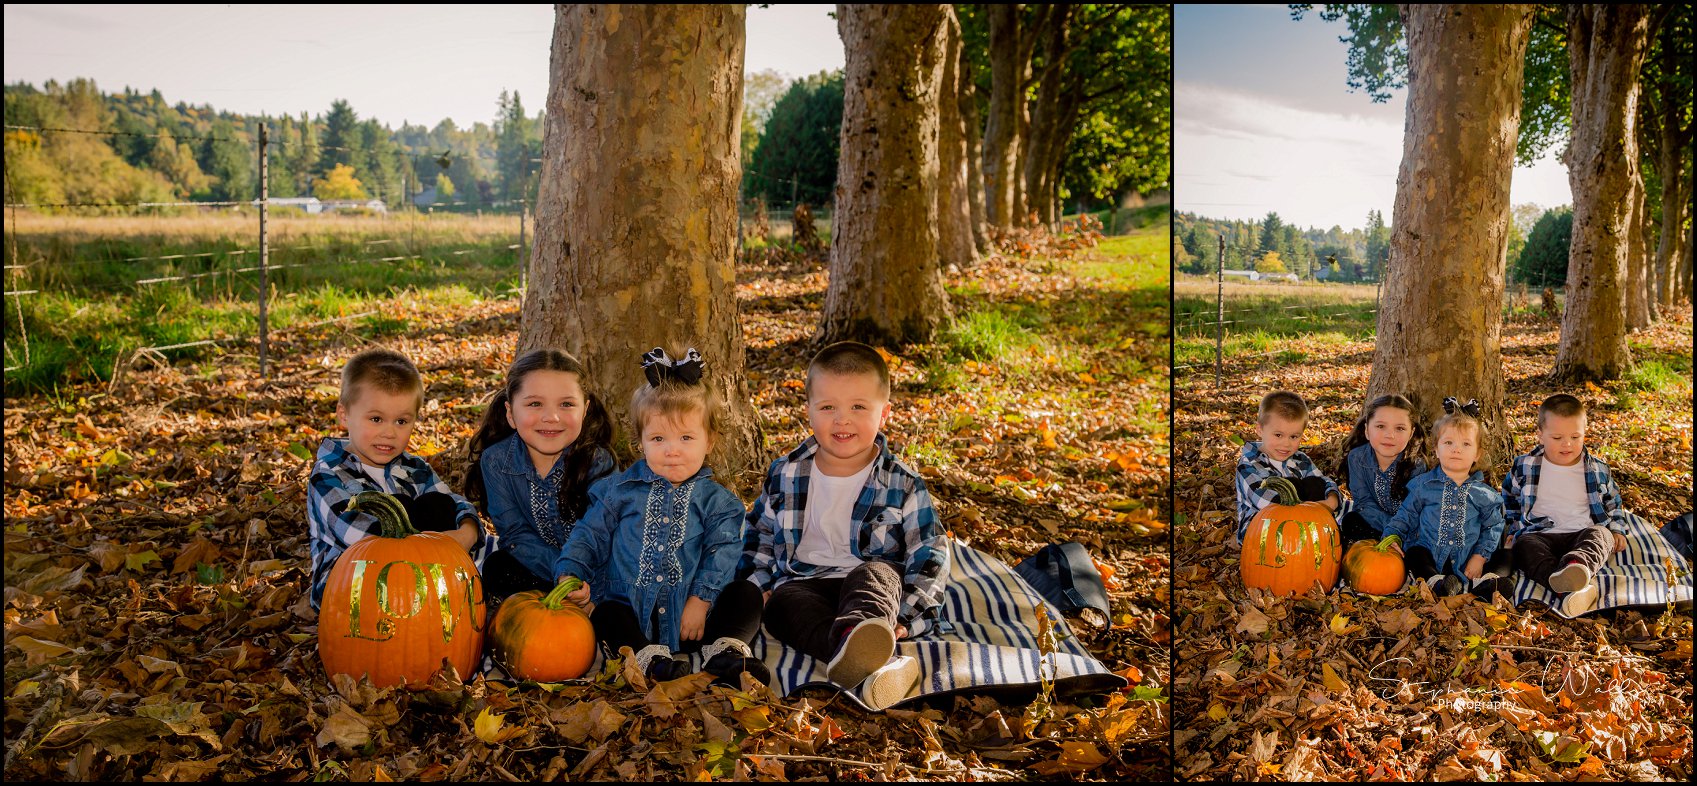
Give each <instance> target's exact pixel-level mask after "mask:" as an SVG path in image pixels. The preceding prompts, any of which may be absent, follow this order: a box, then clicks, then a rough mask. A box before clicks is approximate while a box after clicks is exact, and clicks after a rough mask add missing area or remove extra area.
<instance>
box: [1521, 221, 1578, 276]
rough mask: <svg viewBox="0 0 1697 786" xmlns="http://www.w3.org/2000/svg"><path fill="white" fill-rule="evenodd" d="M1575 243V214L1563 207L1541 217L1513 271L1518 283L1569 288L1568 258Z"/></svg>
mask: <svg viewBox="0 0 1697 786" xmlns="http://www.w3.org/2000/svg"><path fill="white" fill-rule="evenodd" d="M1572 241H1573V210H1572V209H1571V208H1567V207H1560V208H1556V209H1554V210H1549V211H1546V212H1545V213H1544V215H1542V216H1539V218H1538V222H1537V223H1535V224H1533V225H1532V232H1531V233H1530V234H1528V235H1527V236H1526V247H1525V248H1523V249H1521V251H1520V259H1518V260H1516V262H1517V264H1516V265H1515V267H1514V268H1513V270H1514V280H1516V281H1519V282H1521V283H1524V284H1526V285H1527V286H1530V287H1537V288H1540V289H1542V288H1543V287H1555V288H1556V289H1558V290H1559V289H1561V288H1562V287H1563V286H1566V284H1567V254H1568V247H1569V245H1570V244H1571V243H1572Z"/></svg>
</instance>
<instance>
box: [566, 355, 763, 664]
mask: <svg viewBox="0 0 1697 786" xmlns="http://www.w3.org/2000/svg"><path fill="white" fill-rule="evenodd" d="M643 361H644V362H643V368H644V373H645V374H646V375H647V377H648V384H646V385H644V386H643V387H641V388H640V389H638V390H637V391H636V395H635V396H633V397H632V399H631V407H630V411H631V421H632V424H631V425H632V426H633V427H634V428H633V430H634V431H635V433H637V434H638V435H640V438H641V446H642V459H641V460H640V461H637V462H636V463H635V464H633V465H632V466H631V468H630V469H628V470H625V471H624V472H623V473H620V474H617V475H613V476H611V477H608V478H606V479H605V480H602V481H601V482H600V483H597V484H595V487H594V488H592V489H591V490H590V506H589V512H588V513H586V514H585V515H584V517H583V519H582V520H581V521H579V522H578V523H577V526H576V527H575V528H574V529H573V530H572V535H571V538H570V539H569V540H568V541H567V542H566V544H565V546H564V548H562V549H561V550H560V554H559V558H558V559H556V560H555V562H554V575H555V576H556V577H557V578H558V579H559V580H562V581H563V580H564V579H566V578H567V577H569V576H576V577H578V578H580V579H583V578H585V577H588V576H595V575H599V576H600V577H601V578H600V579H599V583H597V584H595V585H594V586H593V587H591V586H590V583H589V582H587V581H586V585H585V586H584V587H581V588H579V589H578V590H577V591H576V592H574V593H572V594H571V595H568V596H567V597H568V598H570V599H572V600H573V601H575V602H577V603H578V604H580V605H587V604H588V603H589V600H590V598H591V597H594V598H595V599H596V603H595V607H594V611H593V612H592V613H591V614H590V621H591V622H592V623H594V625H595V635H596V638H598V639H600V640H601V643H602V646H603V647H604V648H605V650H606V653H607V654H609V655H616V654H618V653H619V651H620V649H621V648H623V647H630V648H631V652H632V653H633V655H634V657H635V660H636V665H637V667H638V668H640V669H641V670H642V671H643V673H644V674H646V675H648V676H649V677H651V678H653V679H656V680H670V679H676V678H678V677H681V676H684V675H686V674H688V673H689V667H688V665H687V664H685V663H684V662H682V661H680V660H678V659H676V657H675V656H676V655H677V654H679V653H688V652H691V651H697V650H698V651H699V652H700V653H701V658H702V661H703V663H704V665H703V670H704V671H707V672H709V673H711V674H713V676H714V677H715V678H716V681H718V682H720V683H722V684H729V685H733V686H735V685H738V684H739V682H740V675H741V674H742V673H743V672H744V671H747V672H749V673H750V674H751V675H752V676H754V677H755V678H756V679H758V680H760V681H761V682H766V681H768V680H770V673H769V671H768V670H767V669H766V667H765V665H764V664H762V663H761V662H760V661H759V660H757V659H755V658H753V657H750V651H749V647H748V645H749V642H751V641H753V640H754V636H755V634H756V633H758V632H759V631H760V613H761V611H762V602H761V596H760V590H759V589H758V588H756V587H755V586H754V585H753V584H751V583H749V582H748V581H735V582H733V581H732V579H733V578H735V575H734V574H735V572H736V567H737V561H738V560H739V559H741V557H742V534H743V517H744V515H745V514H746V513H747V510H745V509H744V508H743V504H742V500H740V499H737V496H736V495H735V494H732V493H731V492H730V491H729V490H728V489H726V488H725V487H724V486H721V485H719V484H718V483H715V482H714V481H713V479H712V477H711V475H712V474H713V471H712V470H711V469H709V468H707V467H706V466H705V462H706V459H707V453H708V452H709V451H711V450H712V448H713V441H714V439H715V438H716V437H717V436H718V435H719V433H720V429H719V426H718V409H717V408H716V407H715V406H714V403H713V396H712V395H711V392H710V391H709V390H708V388H707V385H706V384H704V383H703V382H702V381H701V369H702V362H701V355H700V354H699V353H697V352H696V351H695V350H694V349H691V350H689V352H688V353H687V354H686V355H685V357H684V359H683V360H680V361H673V360H672V359H671V358H670V357H669V356H668V355H667V354H666V352H665V350H663V349H660V348H655V349H654V350H652V351H650V352H649V353H648V354H646V355H644V356H643Z"/></svg>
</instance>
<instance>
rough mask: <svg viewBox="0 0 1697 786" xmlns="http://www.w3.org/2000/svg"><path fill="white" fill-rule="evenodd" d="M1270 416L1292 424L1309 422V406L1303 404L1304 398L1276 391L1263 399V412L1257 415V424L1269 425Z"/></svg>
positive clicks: (1284, 391) (1285, 391)
mask: <svg viewBox="0 0 1697 786" xmlns="http://www.w3.org/2000/svg"><path fill="white" fill-rule="evenodd" d="M1268 415H1278V416H1279V417H1280V418H1283V419H1285V420H1288V421H1290V422H1292V423H1307V422H1308V405H1307V404H1304V403H1302V397H1301V396H1298V395H1296V394H1295V393H1292V392H1290V391H1288V390H1275V391H1273V392H1271V393H1268V394H1267V396H1266V397H1265V398H1263V399H1261V411H1260V413H1259V414H1257V415H1256V420H1255V422H1256V423H1257V424H1259V425H1263V426H1265V425H1267V416H1268Z"/></svg>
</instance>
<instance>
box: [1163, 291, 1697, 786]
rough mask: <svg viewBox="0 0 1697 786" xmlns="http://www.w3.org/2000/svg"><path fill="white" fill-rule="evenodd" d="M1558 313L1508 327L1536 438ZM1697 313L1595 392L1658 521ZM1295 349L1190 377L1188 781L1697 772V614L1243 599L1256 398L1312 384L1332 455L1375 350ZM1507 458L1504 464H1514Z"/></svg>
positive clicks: (1177, 477) (1610, 433)
mask: <svg viewBox="0 0 1697 786" xmlns="http://www.w3.org/2000/svg"><path fill="white" fill-rule="evenodd" d="M1558 328H1559V325H1558V324H1557V323H1556V322H1555V321H1553V320H1550V319H1545V318H1541V317H1536V316H1530V315H1522V316H1516V317H1515V318H1513V319H1512V320H1511V321H1510V323H1509V324H1508V325H1506V326H1505V329H1504V338H1503V361H1504V374H1505V377H1506V379H1507V383H1508V387H1507V396H1508V400H1509V401H1511V402H1515V405H1514V406H1512V407H1511V408H1510V411H1509V414H1508V423H1509V427H1510V428H1511V429H1512V430H1513V433H1514V435H1515V438H1516V446H1517V447H1518V449H1519V450H1521V451H1525V450H1527V449H1529V448H1530V447H1531V445H1532V443H1533V441H1532V437H1531V433H1532V431H1533V426H1534V425H1535V424H1534V420H1535V416H1536V409H1537V402H1538V401H1540V400H1542V399H1543V398H1544V397H1545V396H1547V395H1549V394H1551V393H1555V392H1557V388H1555V387H1554V386H1553V385H1552V384H1551V383H1549V382H1548V381H1547V379H1546V375H1547V374H1548V371H1549V369H1550V367H1551V365H1552V363H1553V360H1554V357H1555V350H1556V347H1557V340H1558ZM1691 338H1692V332H1691V314H1690V312H1689V310H1687V311H1686V312H1685V313H1683V314H1678V315H1674V318H1673V319H1672V320H1670V321H1668V322H1664V323H1662V324H1660V325H1658V326H1657V327H1656V328H1654V329H1653V330H1651V331H1648V332H1646V333H1643V334H1638V335H1635V336H1634V337H1633V339H1632V344H1633V351H1634V354H1635V356H1636V358H1637V360H1638V362H1639V370H1638V371H1637V372H1635V373H1634V374H1633V375H1632V376H1631V377H1630V378H1629V379H1627V380H1623V381H1621V382H1618V383H1613V384H1610V385H1607V386H1604V387H1600V388H1599V387H1594V386H1593V387H1590V388H1588V389H1587V390H1585V391H1583V395H1584V396H1585V397H1586V398H1587V399H1589V400H1591V401H1592V402H1594V404H1593V410H1592V413H1591V416H1590V422H1589V429H1588V432H1587V437H1586V439H1587V444H1588V446H1590V448H1591V449H1592V450H1593V452H1596V453H1598V454H1600V455H1602V456H1603V457H1604V458H1605V459H1606V460H1608V461H1609V463H1610V465H1611V467H1612V469H1613V472H1614V476H1615V478H1616V481H1617V482H1618V484H1619V485H1620V487H1621V491H1622V496H1623V498H1624V500H1625V504H1626V507H1627V508H1628V509H1629V510H1632V511H1635V512H1637V513H1639V514H1640V515H1642V516H1643V517H1644V518H1645V519H1647V520H1649V521H1652V522H1655V523H1657V524H1658V526H1659V525H1660V523H1661V522H1665V521H1666V520H1668V519H1669V518H1671V517H1672V516H1674V515H1677V514H1679V513H1683V512H1686V511H1689V510H1691V493H1692V491H1691V489H1692V487H1691V480H1692V476H1691V424H1692V420H1691V412H1692V410H1691ZM1281 348H1282V349H1285V350H1288V351H1287V352H1286V353H1285V357H1283V358H1280V359H1275V358H1271V357H1266V356H1257V357H1243V358H1237V359H1235V360H1234V359H1230V358H1229V357H1228V360H1227V365H1226V374H1225V384H1224V386H1223V388H1215V387H1214V374H1213V369H1212V367H1211V366H1210V367H1207V368H1197V369H1191V370H1188V371H1185V372H1181V373H1180V374H1179V375H1178V376H1177V377H1176V378H1175V387H1174V430H1175V435H1176V439H1175V442H1174V445H1175V448H1174V477H1173V483H1174V505H1175V516H1174V520H1175V522H1176V524H1175V533H1174V539H1175V545H1174V586H1175V592H1176V603H1175V609H1177V611H1176V612H1175V620H1174V636H1175V639H1176V642H1177V643H1176V645H1175V649H1174V673H1173V683H1174V684H1173V693H1174V714H1175V720H1174V725H1175V731H1174V743H1175V744H1174V757H1175V765H1174V766H1175V770H1176V774H1177V776H1178V777H1179V778H1180V779H1196V780H1212V779H1234V780H1292V781H1298V780H1398V781H1416V780H1680V781H1683V780H1686V779H1688V778H1689V777H1691V774H1692V773H1691V769H1692V737H1691V734H1692V731H1691V730H1692V671H1691V652H1692V647H1691V643H1692V621H1691V618H1690V614H1689V612H1688V611H1684V612H1675V613H1672V614H1667V615H1666V616H1664V614H1658V613H1655V612H1654V611H1651V612H1648V613H1639V612H1621V613H1617V614H1613V615H1595V616H1593V617H1590V618H1583V619H1580V620H1574V621H1568V620H1563V619H1562V618H1560V617H1558V616H1556V615H1555V614H1553V613H1551V612H1549V611H1548V610H1545V609H1543V608H1541V607H1538V606H1537V605H1536V604H1529V605H1528V606H1527V607H1525V608H1521V609H1515V608H1510V607H1508V605H1507V602H1506V601H1501V600H1499V601H1498V605H1495V606H1493V605H1489V604H1484V603H1481V602H1478V601H1476V600H1475V599H1473V598H1471V597H1456V598H1446V599H1434V598H1433V597H1432V596H1431V594H1430V593H1429V592H1428V591H1426V590H1425V589H1424V587H1423V586H1422V587H1417V588H1415V589H1413V590H1405V594H1404V595H1402V596H1397V597H1387V598H1375V597H1372V596H1365V595H1355V594H1352V593H1349V592H1347V591H1340V592H1336V593H1333V594H1331V595H1329V596H1328V595H1320V594H1319V593H1318V592H1317V591H1316V592H1313V593H1311V594H1310V595H1309V596H1308V597H1305V598H1296V599H1290V600H1281V599H1274V598H1271V597H1269V596H1268V595H1267V594H1266V593H1264V592H1262V591H1260V590H1255V591H1246V590H1245V588H1244V586H1243V583H1242V580H1241V577H1240V575H1239V572H1238V569H1237V564H1236V563H1237V554H1235V553H1231V552H1229V551H1228V550H1227V548H1226V540H1227V538H1228V535H1229V527H1230V526H1231V522H1232V521H1233V516H1234V515H1235V514H1234V512H1233V511H1234V502H1233V485H1232V470H1233V466H1234V465H1235V463H1236V458H1237V453H1238V451H1239V450H1240V446H1241V445H1242V443H1243V441H1244V440H1253V439H1255V433H1254V420H1255V409H1256V404H1257V403H1258V402H1259V400H1260V397H1261V396H1262V395H1264V394H1265V393H1267V392H1268V391H1270V390H1273V389H1276V388H1285V389H1289V390H1294V391H1296V392H1297V393H1299V394H1301V395H1302V396H1303V397H1304V399H1305V400H1307V401H1308V403H1309V405H1310V407H1311V408H1312V409H1313V417H1312V420H1311V421H1310V423H1309V426H1308V430H1307V432H1306V434H1305V435H1304V450H1305V451H1306V452H1308V454H1309V455H1310V456H1311V457H1313V458H1314V459H1315V461H1316V463H1318V464H1320V465H1321V466H1323V467H1330V466H1333V465H1334V463H1335V462H1336V460H1337V457H1338V451H1339V448H1340V446H1341V444H1342V442H1343V440H1344V439H1345V438H1346V437H1347V435H1348V432H1349V429H1350V428H1351V427H1352V426H1353V425H1354V419H1355V417H1356V416H1357V414H1358V413H1357V411H1356V409H1355V408H1356V407H1358V406H1359V405H1360V399H1361V391H1363V390H1365V389H1366V386H1367V378H1368V373H1369V370H1370V365H1371V362H1372V348H1373V347H1372V343H1371V341H1342V342H1340V340H1339V339H1338V337H1336V336H1329V337H1326V338H1325V339H1324V340H1323V342H1321V343H1315V344H1313V345H1311V340H1310V339H1307V338H1304V337H1300V336H1295V337H1286V338H1285V339H1283V340H1282V347H1281ZM1506 466H1507V465H1506V461H1505V462H1504V463H1503V464H1501V465H1499V466H1498V467H1496V468H1495V469H1494V470H1493V471H1492V474H1493V476H1494V477H1499V478H1500V477H1501V476H1502V474H1503V471H1504V470H1505V469H1506Z"/></svg>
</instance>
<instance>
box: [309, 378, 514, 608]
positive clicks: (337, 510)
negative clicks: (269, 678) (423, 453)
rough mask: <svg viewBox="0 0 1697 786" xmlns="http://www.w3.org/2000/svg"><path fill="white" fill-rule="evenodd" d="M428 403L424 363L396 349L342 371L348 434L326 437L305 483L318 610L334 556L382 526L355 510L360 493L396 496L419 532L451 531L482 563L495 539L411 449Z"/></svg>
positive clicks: (342, 418)
mask: <svg viewBox="0 0 1697 786" xmlns="http://www.w3.org/2000/svg"><path fill="white" fill-rule="evenodd" d="M423 401H424V381H423V380H422V379H421V378H420V377H419V374H418V367H417V366H414V365H413V363H412V361H410V360H408V359H407V358H406V356H405V355H402V354H401V353H399V352H396V351H394V350H390V349H368V350H365V351H364V352H361V353H359V354H357V355H354V357H353V359H352V360H349V361H348V365H347V366H346V367H345V368H343V369H342V394H341V398H340V399H339V400H338V401H337V402H336V421H337V423H339V424H341V426H342V427H343V428H345V429H347V431H348V436H347V438H346V439H335V438H328V439H325V440H324V442H323V443H322V444H320V445H319V446H318V460H317V462H316V463H315V464H314V465H313V467H312V479H311V480H310V481H309V482H308V484H307V492H306V524H307V530H308V532H310V533H311V536H312V596H311V600H312V607H313V608H314V609H316V608H318V604H319V602H320V601H321V600H322V599H323V598H324V585H325V582H326V581H328V580H329V578H330V569H331V568H332V567H334V566H335V564H336V558H337V557H340V556H341V555H342V552H344V551H347V550H348V547H349V546H351V545H353V543H354V542H355V541H357V540H359V539H360V538H364V537H368V536H374V535H376V533H377V532H378V531H379V529H380V527H379V526H378V523H377V518H376V517H374V516H372V515H371V514H369V513H349V512H348V511H347V507H348V502H349V501H351V500H352V499H353V497H354V495H355V494H358V493H360V492H362V491H384V492H388V493H390V494H393V495H395V496H396V497H397V498H399V499H400V501H401V504H402V505H403V506H404V507H405V508H406V509H407V514H408V517H409V518H411V520H412V525H413V526H414V527H415V528H417V529H418V530H419V531H421V532H446V533H448V535H449V537H452V538H453V539H454V541H455V542H457V543H459V544H460V545H461V546H463V547H464V548H465V550H466V551H469V552H471V556H472V561H473V562H475V563H476V564H477V566H478V569H479V570H481V569H482V568H483V558H484V557H485V556H486V555H487V554H488V547H489V545H490V540H492V539H485V537H484V533H483V526H482V524H481V523H480V522H479V520H478V518H477V510H476V509H475V508H473V507H472V506H471V503H469V502H467V501H466V500H465V498H464V497H461V496H460V495H458V494H455V493H453V492H452V491H450V490H448V486H447V484H445V483H443V482H442V480H441V479H440V478H438V477H436V472H435V471H434V470H432V469H431V468H430V465H429V464H426V463H425V462H424V459H422V458H419V457H418V456H415V455H412V454H411V453H408V452H407V443H408V442H410V441H411V440H412V430H413V427H414V425H415V424H416V423H417V422H418V410H419V406H420V405H421V404H422V403H423Z"/></svg>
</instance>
